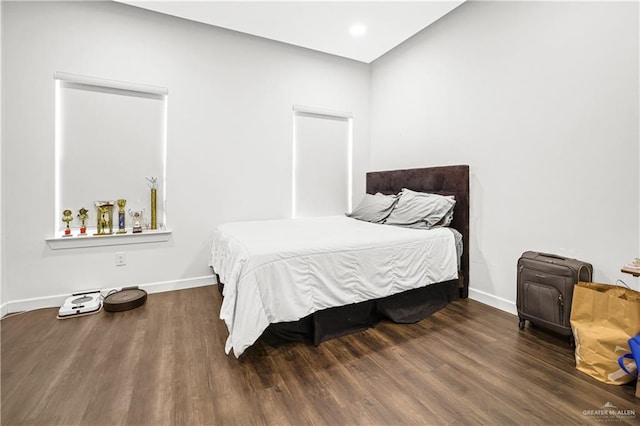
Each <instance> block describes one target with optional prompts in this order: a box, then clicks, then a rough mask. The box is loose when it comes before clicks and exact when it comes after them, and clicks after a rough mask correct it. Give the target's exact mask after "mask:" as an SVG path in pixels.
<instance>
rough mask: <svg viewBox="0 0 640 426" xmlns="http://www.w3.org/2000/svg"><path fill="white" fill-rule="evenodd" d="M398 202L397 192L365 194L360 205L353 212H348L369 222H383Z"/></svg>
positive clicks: (350, 215)
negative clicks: (391, 193)
mask: <svg viewBox="0 0 640 426" xmlns="http://www.w3.org/2000/svg"><path fill="white" fill-rule="evenodd" d="M397 202H398V197H397V195H395V194H393V195H384V194H381V193H377V194H376V195H371V194H365V195H364V197H363V198H362V201H360V204H358V207H356V208H355V209H353V211H352V212H351V213H347V216H349V217H352V218H354V219H358V220H364V221H367V222H373V223H382V222H383V221H384V220H385V219H386V218H387V216H389V213H391V211H392V210H393V206H395V204H396V203H397Z"/></svg>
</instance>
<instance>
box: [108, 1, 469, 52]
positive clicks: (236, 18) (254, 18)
mask: <svg viewBox="0 0 640 426" xmlns="http://www.w3.org/2000/svg"><path fill="white" fill-rule="evenodd" d="M117 1H119V2H120V3H126V4H129V5H133V6H137V7H141V8H144V9H149V10H153V11H156V12H160V13H164V14H167V15H173V16H178V17H181V18H185V19H190V20H192V21H197V22H203V23H206V24H210V25H215V26H218V27H223V28H227V29H230V30H234V31H240V32H243V33H247V34H252V35H255V36H259V37H264V38H268V39H271V40H277V41H281V42H284V43H289V44H293V45H296V46H301V47H306V48H308V49H313V50H318V51H321V52H325V53H330V54H332V55H337V56H342V57H345V58H351V59H355V60H357V61H361V62H365V63H370V62H372V61H374V60H375V59H376V58H378V57H380V56H382V55H384V54H385V53H386V52H388V51H389V50H391V49H393V48H394V47H396V46H397V45H399V44H400V43H402V42H403V41H405V40H406V39H408V38H409V37H411V36H413V35H414V34H416V33H417V32H419V31H420V30H422V29H423V28H425V27H427V26H428V25H430V24H432V23H433V22H435V21H436V20H438V19H439V18H440V17H442V16H444V15H445V14H447V13H448V12H450V11H451V10H453V9H455V8H456V7H458V6H459V5H460V4H462V3H464V1H465V0H441V1H433V0H431V1H239V0H236V1H211V0H210V1H206V0H204V1H203V0H200V1H146V0H143V1H128V0H117ZM355 24H359V25H361V26H364V28H365V33H364V34H362V35H359V36H354V35H352V34H351V32H350V30H351V28H352V26H354V25H355Z"/></svg>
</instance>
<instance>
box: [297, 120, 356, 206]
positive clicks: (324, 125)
mask: <svg viewBox="0 0 640 426" xmlns="http://www.w3.org/2000/svg"><path fill="white" fill-rule="evenodd" d="M293 151H294V152H293V156H294V166H293V168H294V170H293V194H292V196H293V211H292V215H293V217H313V216H326V215H335V214H344V213H345V212H348V211H349V210H350V199H351V118H350V116H349V115H347V114H338V113H336V114H335V115H331V113H326V112H322V113H314V112H312V111H309V110H296V111H295V112H294V150H293Z"/></svg>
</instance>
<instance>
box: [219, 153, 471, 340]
mask: <svg viewBox="0 0 640 426" xmlns="http://www.w3.org/2000/svg"><path fill="white" fill-rule="evenodd" d="M402 188H408V189H411V190H414V191H419V192H431V193H438V194H442V195H454V196H455V197H456V205H455V208H454V217H453V222H452V223H451V225H450V226H451V227H453V228H455V229H457V230H458V231H459V232H460V233H461V234H462V237H463V247H464V251H463V254H462V259H461V262H460V271H459V278H458V279H457V280H451V281H445V282H442V283H436V284H431V285H428V286H425V287H422V288H418V289H413V290H408V291H405V292H403V293H399V294H395V295H392V296H388V297H384V298H381V299H375V300H367V301H364V302H359V303H354V304H351V305H347V306H339V307H335V308H329V309H323V310H321V311H318V312H315V313H313V314H311V315H309V316H307V317H305V318H302V319H300V320H298V321H293V322H283V323H275V324H271V325H269V327H268V328H267V329H266V330H265V332H264V333H263V334H262V336H261V339H262V340H264V341H266V342H267V343H269V344H271V345H273V346H279V345H280V344H282V343H286V342H292V341H297V342H300V341H302V342H308V343H313V344H314V345H319V344H320V343H321V342H324V341H326V340H329V339H332V338H335V337H340V336H343V335H346V334H351V333H355V332H358V331H362V330H364V329H366V328H369V327H372V326H374V325H375V324H377V323H378V322H379V321H381V320H383V319H388V320H391V321H393V322H396V323H414V322H417V321H420V320H422V319H424V318H426V317H428V316H430V315H432V314H433V313H435V312H437V311H438V310H440V309H442V308H443V307H445V306H446V305H447V304H448V303H449V302H450V301H451V300H455V299H458V298H460V297H462V298H466V297H467V296H468V294H469V166H464V165H459V166H442V167H428V168H420V169H407V170H390V171H381V172H369V173H367V182H366V190H367V193H369V194H375V193H377V192H381V193H383V194H395V193H398V192H399V191H400V190H401V189H402ZM216 278H218V276H217V275H216ZM218 284H219V287H218V288H219V289H220V291H221V292H222V287H223V285H222V284H221V283H220V282H219V280H218Z"/></svg>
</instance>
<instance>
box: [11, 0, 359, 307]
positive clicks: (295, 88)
mask: <svg viewBox="0 0 640 426" xmlns="http://www.w3.org/2000/svg"><path fill="white" fill-rule="evenodd" d="M2 6H3V11H2V12H3V13H2V31H3V38H2V54H3V70H2V71H3V80H2V102H3V114H4V115H3V117H2V118H3V142H2V143H3V145H2V149H3V153H2V207H3V212H2V221H3V224H2V230H3V240H2V243H3V247H2V264H3V274H4V277H5V279H6V285H5V287H4V288H3V290H4V291H3V292H2V293H3V300H4V301H10V306H9V309H10V310H18V309H22V308H25V307H29V306H35V305H42V304H43V303H44V302H51V303H53V302H55V303H58V301H59V300H60V297H55V296H56V295H67V294H69V293H71V292H73V291H77V290H83V289H90V288H96V287H99V288H108V287H113V286H123V285H147V286H148V288H150V289H153V288H154V286H153V285H154V284H158V286H156V287H155V288H162V289H167V288H174V287H180V286H182V285H197V284H204V283H211V282H213V279H212V275H211V271H210V269H209V268H208V267H207V254H208V248H209V242H210V237H211V233H212V231H213V229H214V228H215V226H217V225H218V224H220V223H222V222H225V221H230V220H243V219H255V218H281V217H288V216H289V215H290V212H291V194H290V188H291V163H292V159H291V144H292V128H293V111H292V106H293V105H294V104H297V105H306V106H310V107H316V108H323V109H330V110H337V111H348V112H352V113H353V114H354V138H355V140H354V151H355V155H354V158H355V159H356V163H355V165H354V181H355V182H354V194H362V193H363V192H364V172H365V171H366V170H368V169H369V140H370V138H369V128H370V127H369V104H370V102H369V68H368V66H367V65H365V64H362V63H359V62H355V61H350V60H346V59H342V58H337V57H334V56H330V55H326V54H321V53H318V52H313V51H310V50H306V49H301V48H296V47H293V46H289V45H285V44H281V43H276V42H272V41H268V40H264V39H259V38H256V37H252V36H248V35H243V34H240V33H235V32H232V31H227V30H223V29H218V28H213V27H210V26H206V25H202V24H197V23H194V22H191V21H186V20H181V19H178V18H172V17H168V16H163V15H160V14H156V13H152V12H149V11H145V10H141V9H137V8H134V7H131V6H127V5H123V4H118V3H114V2H68V3H64V2H60V3H59V2H42V3H35V2H3V5H2ZM56 71H62V72H71V73H76V74H84V75H89V76H95V77H101V78H109V79H115V80H122V81H130V82H137V83H143V84H150V85H157V86H165V87H167V88H168V89H169V100H168V102H169V103H168V105H169V116H168V166H167V167H168V170H167V185H168V188H167V219H168V220H167V225H168V227H169V228H171V229H172V230H173V237H172V239H171V241H170V242H169V243H153V244H136V245H131V246H120V247H103V248H90V249H71V250H55V251H54V250H50V249H49V248H48V246H47V244H46V243H45V237H47V236H50V235H51V233H52V229H51V226H52V217H53V215H54V214H60V212H54V211H53V203H54V199H53V194H54V188H53V174H54V162H53V161H54V158H53V152H54V132H53V130H54V81H53V74H54V72H56ZM114 155H115V154H114ZM118 155H127V152H122V153H120V154H118ZM87 161H95V159H93V158H87ZM95 169H96V173H95V175H93V176H87V185H91V180H92V179H103V178H108V175H109V174H110V173H114V172H117V171H114V170H110V169H109V157H104V158H103V160H102V161H101V162H96V164H95ZM140 180H141V181H142V182H144V176H143V175H141V176H140ZM116 251H125V252H126V253H127V262H128V265H127V266H125V267H116V266H115V265H114V257H115V252H116ZM3 284H4V280H3ZM32 298H35V299H36V300H35V301H33V300H30V299H32ZM43 298H44V299H43ZM43 301H44V302H43ZM55 303H54V304H55Z"/></svg>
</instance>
